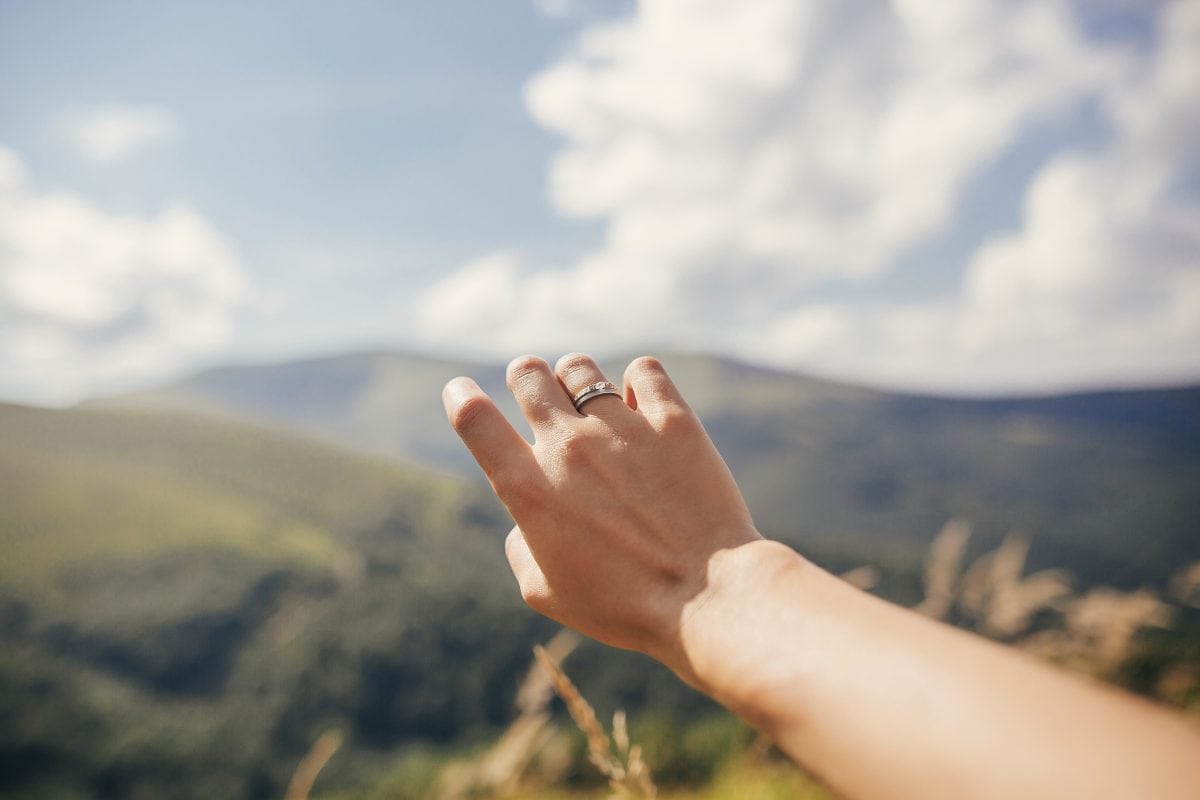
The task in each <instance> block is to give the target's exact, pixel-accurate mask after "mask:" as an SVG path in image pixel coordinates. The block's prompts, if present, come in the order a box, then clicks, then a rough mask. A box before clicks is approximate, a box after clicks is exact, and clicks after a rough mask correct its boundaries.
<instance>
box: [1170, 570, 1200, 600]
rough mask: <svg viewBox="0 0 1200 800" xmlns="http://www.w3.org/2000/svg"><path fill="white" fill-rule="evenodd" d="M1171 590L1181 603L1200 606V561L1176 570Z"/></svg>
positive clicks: (1172, 578) (1172, 594) (1172, 595)
mask: <svg viewBox="0 0 1200 800" xmlns="http://www.w3.org/2000/svg"><path fill="white" fill-rule="evenodd" d="M1169 591H1170V593H1171V597H1173V598H1174V599H1175V600H1178V601H1179V602H1180V603H1181V604H1183V605H1185V606H1191V607H1192V608H1200V561H1197V562H1195V563H1193V564H1189V565H1188V566H1186V567H1183V568H1182V569H1180V570H1179V571H1178V572H1176V573H1175V574H1174V575H1173V576H1172V577H1171V583H1170V589H1169Z"/></svg>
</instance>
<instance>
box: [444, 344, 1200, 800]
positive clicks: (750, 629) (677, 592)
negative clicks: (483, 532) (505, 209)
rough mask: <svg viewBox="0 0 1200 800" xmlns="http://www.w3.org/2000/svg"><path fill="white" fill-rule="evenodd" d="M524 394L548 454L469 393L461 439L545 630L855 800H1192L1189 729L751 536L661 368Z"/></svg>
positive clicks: (584, 362) (532, 367) (581, 379)
mask: <svg viewBox="0 0 1200 800" xmlns="http://www.w3.org/2000/svg"><path fill="white" fill-rule="evenodd" d="M507 380H508V386H509V388H510V390H511V391H512V393H513V395H514V397H515V398H516V400H517V403H518V405H519V406H520V408H521V412H522V413H523V414H524V416H525V418H526V419H527V420H528V421H529V423H530V425H531V426H532V428H533V431H534V437H535V440H534V443H533V444H532V445H531V444H530V443H528V442H527V441H526V440H525V439H524V438H523V437H522V436H521V435H520V434H518V433H517V432H516V431H515V430H514V429H513V427H512V426H511V425H510V424H509V423H508V421H507V420H506V419H505V418H504V417H503V415H502V414H501V413H500V411H499V410H498V409H497V408H496V406H495V405H494V403H493V402H492V401H491V399H490V398H489V397H488V396H487V395H486V394H485V393H484V392H483V391H482V390H480V388H479V387H478V385H476V384H475V383H474V382H473V381H471V380H470V379H469V378H456V379H454V380H452V381H451V382H450V383H449V384H447V385H446V388H445V390H444V392H443V400H444V402H445V406H446V413H447V416H448V417H449V420H450V423H451V425H452V426H453V427H454V429H455V430H456V431H457V432H458V434H459V435H460V436H461V437H462V439H463V441H464V442H465V443H466V445H467V447H468V448H469V449H470V450H471V453H472V455H474V457H475V459H476V460H477V461H478V462H479V465H480V466H481V467H482V469H483V471H484V473H485V474H486V475H487V478H488V480H489V481H490V482H491V485H492V488H493V489H494V490H495V491H496V494H497V495H498V496H499V497H500V499H501V500H502V501H503V502H504V504H505V505H506V506H507V507H508V510H509V512H510V513H511V514H512V517H513V519H514V520H515V522H516V523H517V526H516V527H514V528H513V530H512V531H511V532H510V533H509V535H508V538H507V540H506V542H505V550H506V553H507V556H508V561H509V564H510V565H511V567H512V570H513V573H514V575H515V576H516V578H517V582H518V584H519V585H520V589H521V595H522V597H523V598H524V599H525V602H526V603H528V604H529V606H530V607H532V608H533V609H534V610H536V611H538V612H540V613H542V614H544V615H546V616H548V617H550V618H552V619H554V620H556V621H558V622H561V623H562V624H564V625H567V626H569V627H572V628H574V629H576V630H578V631H580V632H582V633H584V634H586V635H588V636H591V637H593V638H595V639H598V640H599V641H601V642H605V643H607V644H610V645H613V646H616V647H622V648H627V649H632V650H639V651H641V652H644V653H647V654H649V655H650V656H652V657H654V658H656V659H658V660H659V661H661V662H663V663H664V664H666V665H667V666H668V667H670V668H671V669H672V670H674V671H675V672H676V674H678V675H679V676H680V678H682V679H683V680H685V681H687V682H688V683H689V684H691V685H692V686H694V687H696V688H698V689H699V690H701V691H703V692H705V693H707V694H709V695H710V696H712V697H713V698H715V699H716V700H717V701H719V702H721V703H722V704H724V705H725V706H726V707H728V708H729V709H731V710H732V711H733V712H735V713H737V714H739V715H741V716H742V717H744V718H745V719H747V720H748V721H750V722H751V723H752V724H754V725H755V726H757V727H758V728H760V729H761V730H762V731H764V732H765V733H766V734H767V735H769V736H770V737H771V738H772V739H774V741H775V742H777V743H778V744H779V746H780V747H781V748H782V749H783V750H784V751H785V752H787V753H788V754H789V755H791V756H792V757H793V758H794V759H796V761H798V762H799V763H801V764H802V765H804V766H805V767H806V768H807V769H809V770H810V771H811V772H813V773H814V774H816V775H817V776H819V777H820V778H822V779H823V780H824V781H825V782H826V783H827V784H828V785H829V786H830V788H832V789H833V790H834V791H835V792H837V793H838V794H840V795H841V796H844V797H848V798H883V797H887V798H908V797H911V798H925V799H927V800H928V799H931V798H933V799H936V798H963V797H977V798H1004V800H1010V799H1011V798H1013V797H1022V798H1062V797H1090V798H1122V800H1125V799H1127V798H1131V797H1156V798H1176V797H1178V798H1185V797H1186V798H1194V797H1196V796H1200V734H1197V732H1196V731H1195V730H1194V729H1193V728H1191V727H1190V726H1188V725H1187V724H1186V723H1185V722H1183V721H1182V719H1181V718H1180V717H1178V716H1177V715H1176V714H1174V713H1173V712H1170V711H1168V710H1166V709H1163V708H1160V707H1158V706H1156V705H1153V704H1151V703H1149V702H1147V701H1144V700H1141V699H1139V698H1135V697H1133V696H1131V695H1126V694H1124V693H1121V692H1118V691H1116V690H1114V689H1110V688H1106V687H1102V686H1100V685H1096V684H1090V683H1086V682H1083V681H1081V680H1079V679H1077V678H1075V677H1073V676H1070V675H1067V674H1066V673H1063V672H1060V671H1058V670H1056V669H1054V668H1051V667H1048V666H1045V665H1043V664H1041V663H1039V662H1037V661H1035V660H1033V659H1031V658H1028V657H1026V656H1024V655H1022V654H1020V653H1017V652H1015V651H1011V650H1009V649H1007V648H1003V647H1000V646H998V645H995V644H992V643H990V642H987V641H985V640H983V639H981V638H978V637H975V636H972V635H970V634H968V633H964V632H962V631H959V630H957V629H954V628H951V627H949V626H945V625H942V624H940V623H937V622H934V621H931V620H928V619H926V618H924V617H922V616H920V615H918V614H915V613H913V612H911V611H909V610H907V609H903V608H900V607H898V606H894V605H891V604H889V603H886V602H884V601H882V600H880V599H878V598H875V597H872V596H871V595H868V594H865V593H863V592H860V591H858V590H856V589H854V588H852V587H850V586H849V585H847V584H845V583H844V582H842V581H841V580H839V579H838V578H836V577H834V576H832V575H830V574H829V573H827V572H825V571H823V570H821V569H820V568H818V567H817V566H815V565H814V564H812V563H810V562H809V561H807V560H806V559H804V558H803V557H802V556H800V555H799V554H797V553H796V552H795V551H793V550H791V549H790V548H788V547H786V546H784V545H782V544H779V543H777V542H771V541H768V540H765V539H764V538H763V537H762V536H761V535H760V534H759V533H758V531H757V530H756V529H755V527H754V522H753V520H752V519H751V517H750V513H749V511H748V510H747V508H746V504H745V502H744V501H743V499H742V496H741V493H740V491H739V490H738V488H737V484H736V483H735V482H734V480H733V477H732V475H731V474H730V472H729V469H728V468H727V467H726V465H725V462H724V461H723V460H722V459H721V456H720V454H718V453H717V450H716V448H715V447H714V446H713V444H712V441H711V440H710V439H709V437H708V435H707V433H705V431H704V427H703V426H702V425H701V423H700V420H699V419H697V417H696V415H695V414H694V413H693V412H692V411H691V409H690V408H689V407H688V405H687V403H686V401H685V400H684V398H683V396H682V395H681V394H680V392H679V390H678V389H677V388H676V387H675V385H674V383H673V382H672V381H671V379H670V378H669V377H668V375H667V373H666V371H665V369H663V367H662V365H661V364H660V363H659V362H658V361H656V360H655V359H653V358H639V359H636V360H635V361H633V362H632V363H631V364H630V365H629V368H628V369H627V370H626V371H625V375H624V396H623V397H620V396H614V395H609V396H602V397H598V398H596V399H594V400H591V401H589V402H587V403H586V405H585V406H584V407H583V409H582V413H581V412H579V411H576V410H575V408H574V407H573V405H572V403H571V397H572V396H574V394H575V393H576V392H578V391H579V390H580V389H582V388H583V387H585V386H587V385H589V384H591V383H595V382H598V381H603V380H606V378H605V376H604V375H603V374H602V373H601V372H600V369H599V368H598V367H597V366H596V364H595V362H594V361H593V360H592V359H591V358H589V357H588V356H586V355H583V354H579V353H573V354H571V355H568V356H564V357H563V358H562V359H561V360H559V362H558V364H557V365H556V367H555V368H554V369H553V370H551V368H550V366H549V365H548V364H547V363H546V362H545V361H542V360H541V359H539V358H536V357H533V356H524V357H521V358H518V359H516V360H514V361H513V362H512V363H511V364H510V365H509V367H508V373H507Z"/></svg>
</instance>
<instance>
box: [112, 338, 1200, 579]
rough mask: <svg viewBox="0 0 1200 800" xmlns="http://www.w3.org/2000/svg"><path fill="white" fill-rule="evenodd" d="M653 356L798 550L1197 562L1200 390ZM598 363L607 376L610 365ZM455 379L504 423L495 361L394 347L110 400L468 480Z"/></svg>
mask: <svg viewBox="0 0 1200 800" xmlns="http://www.w3.org/2000/svg"><path fill="white" fill-rule="evenodd" d="M663 360H664V361H665V363H666V365H667V367H668V369H669V370H670V371H671V373H672V375H673V376H674V377H675V379H676V381H677V382H678V384H679V385H680V386H681V388H682V389H683V391H684V393H685V395H686V396H687V397H688V398H689V401H690V402H691V403H692V405H693V406H694V407H695V409H696V410H697V411H698V412H699V413H700V416H701V418H702V419H703V420H704V422H705V425H706V426H707V428H708V430H709V431H710V433H711V434H712V436H713V438H714V439H715V441H716V443H717V446H718V447H719V448H720V450H721V452H722V453H723V454H724V456H725V458H726V460H727V461H728V462H729V464H730V467H731V468H732V470H733V472H734V474H735V475H736V476H737V478H738V480H739V483H740V484H741V486H742V488H743V490H744V492H745V494H746V497H747V500H748V501H749V503H750V506H751V509H752V510H753V511H754V513H755V518H756V520H757V521H758V522H759V524H760V526H762V527H763V528H764V529H766V530H767V531H769V532H770V533H771V534H772V535H775V536H779V537H782V538H786V539H788V540H789V541H792V542H794V543H795V544H797V545H801V546H805V545H814V544H816V545H819V546H821V547H823V548H829V547H830V546H834V547H839V548H843V549H845V548H853V549H856V550H858V551H860V552H863V553H864V554H865V557H869V558H872V559H875V560H885V561H890V562H891V563H892V564H893V565H894V566H897V567H911V566H912V565H913V562H914V561H915V559H916V557H917V554H919V553H922V552H924V549H925V546H926V544H927V542H928V540H929V538H930V537H931V536H932V535H933V533H934V532H935V531H937V530H938V529H939V528H940V526H941V525H942V524H943V523H944V522H945V520H946V519H947V518H949V517H951V516H961V517H965V518H967V519H968V520H969V521H970V522H971V523H972V524H973V525H974V526H975V528H976V530H977V532H978V535H977V537H976V540H975V547H977V548H979V549H982V548H983V547H984V546H985V541H984V540H990V541H992V542H994V541H995V540H996V539H997V538H998V537H1000V536H1001V535H1003V534H1005V533H1008V532H1010V531H1014V530H1015V531H1021V532H1024V533H1027V534H1029V535H1031V536H1033V537H1034V538H1035V540H1037V541H1038V543H1039V544H1038V545H1037V546H1035V548H1034V551H1033V554H1032V558H1033V561H1034V563H1045V564H1057V565H1064V564H1065V565H1067V566H1070V567H1071V568H1073V569H1076V570H1081V571H1083V572H1085V573H1089V574H1096V575H1097V576H1099V577H1102V578H1103V579H1104V580H1107V581H1117V582H1123V583H1124V582H1138V581H1158V580H1160V579H1161V577H1162V575H1163V573H1164V571H1165V570H1169V569H1170V568H1171V567H1172V566H1173V565H1175V564H1178V563H1180V562H1181V561H1183V560H1186V559H1194V558H1197V557H1200V535H1197V533H1196V531H1197V529H1198V528H1200V492H1196V491H1195V489H1194V487H1195V486H1197V485H1200V389H1197V388H1194V387H1193V388H1179V389H1161V390H1144V391H1120V392H1092V393H1084V394H1077V395H1070V396H1061V397H1035V398H1026V399H1004V400H961V399H945V398H936V397H922V396H916V395H902V394H894V393H886V392H880V391H875V390H871V389H866V388H862V387H854V386H847V385H841V384H837V383H832V382H828V381H822V380H817V379H813V378H810V377H807V376H803V375H797V374H794V373H787V372H779V371H773V370H768V369H762V368H758V367H753V366H749V365H746V364H740V363H737V362H734V361H729V360H726V359H719V358H712V357H707V356H697V355H692V356H689V355H670V354H668V355H665V356H664V357H663ZM608 366H609V369H608V373H609V375H610V376H612V377H613V378H614V379H619V376H620V373H621V370H622V367H623V363H621V362H614V363H612V364H610V365H608ZM463 373H465V374H469V375H472V376H473V377H475V378H476V379H477V380H479V382H480V384H481V385H482V386H483V387H484V388H485V389H486V390H488V391H489V392H491V393H492V395H493V396H494V397H496V398H497V399H498V400H500V401H501V403H502V406H503V407H504V408H505V409H506V411H507V412H508V413H510V414H513V409H512V405H511V401H510V400H509V399H508V393H507V391H506V390H505V389H504V386H503V370H502V368H501V367H499V366H495V365H493V366H490V367H488V366H472V365H464V364H456V363H450V362H440V361H436V360H431V359H426V358H419V357H414V356H410V355H406V354H403V353H396V352H384V353H364V354H354V355H346V356H334V357H327V358H321V359H313V360H307V361H299V362H293V363H287V364H274V365H259V366H242V367H228V368H222V369H217V370H213V371H210V372H205V373H202V374H200V375H197V376H195V377H193V378H190V379H188V380H185V381H183V382H181V383H179V384H176V385H173V386H168V387H165V388H162V389H159V390H156V391H152V392H146V393H143V394H140V395H136V396H131V397H126V398H120V399H118V400H116V401H108V402H116V403H118V404H121V405H126V406H140V407H182V408H189V409H197V410H203V411H207V412H217V413H220V414H225V415H233V416H238V417H244V418H250V419H254V420H257V421H259V422H262V423H265V424H271V425H279V426H287V427H290V428H294V429H298V430H302V431H305V432H306V433H309V434H312V435H315V436H320V437H323V438H326V439H329V440H332V441H338V442H341V443H343V444H347V445H350V446H353V447H356V448H362V449H366V450H369V451H372V452H376V453H381V454H386V455H390V456H393V457H398V458H401V459H405V460H408V461H413V462H417V463H421V464H424V465H429V466H433V467H436V468H439V469H446V470H452V471H456V472H459V473H461V474H467V475H476V476H477V475H478V472H477V470H476V468H475V467H474V465H473V464H472V463H471V461H470V458H469V456H468V455H467V453H466V451H465V450H464V449H463V447H462V446H461V444H460V443H459V442H458V441H457V439H456V437H455V436H454V434H453V433H452V432H451V431H450V430H449V428H448V427H447V426H446V424H445V420H444V416H443V413H442V409H441V404H440V400H439V394H440V389H441V386H442V383H443V382H444V381H445V380H446V379H448V378H450V377H452V376H454V375H456V374H463ZM976 552H978V550H977V551H976ZM903 562H907V563H903Z"/></svg>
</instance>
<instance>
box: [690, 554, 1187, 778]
mask: <svg viewBox="0 0 1200 800" xmlns="http://www.w3.org/2000/svg"><path fill="white" fill-rule="evenodd" d="M671 658H674V660H675V664H674V666H675V667H676V669H677V671H679V673H680V674H681V675H682V676H683V677H684V678H685V679H687V680H688V681H689V682H691V683H693V684H694V685H696V686H698V687H699V688H701V689H702V690H704V691H706V692H707V693H709V694H711V695H712V696H714V697H715V698H717V699H718V700H719V701H721V702H722V703H724V704H725V705H726V706H728V707H729V708H730V709H732V710H733V711H735V712H736V713H738V714H739V715H741V716H743V717H745V718H747V719H748V720H750V721H751V722H753V723H754V724H755V725H757V726H758V727H760V728H761V729H762V730H764V731H765V732H766V733H767V734H768V735H770V736H771V737H772V738H773V739H774V740H775V741H776V742H777V743H778V744H779V745H780V747H782V748H783V749H784V750H785V751H786V752H788V753H789V754H790V755H792V756H793V757H794V758H796V759H797V760H798V761H799V762H800V763H802V764H803V765H804V766H806V767H807V768H808V769H810V770H812V771H813V772H814V773H816V774H817V775H818V776H820V777H821V778H822V779H824V780H825V781H827V782H828V783H829V785H830V786H831V787H832V788H834V789H835V790H836V791H838V792H839V793H841V794H843V795H844V796H847V797H851V798H873V797H921V798H937V797H947V798H961V797H997V798H1006V800H1007V798H1012V797H1027V798H1035V797H1047V798H1050V797H1054V798H1060V797H1067V796H1087V797H1094V798H1103V797H1114V798H1117V797H1119V798H1128V797H1135V796H1137V797H1151V796H1153V797H1160V798H1169V797H1185V796H1186V797H1193V796H1195V794H1196V792H1197V788H1198V787H1200V736H1197V735H1196V734H1195V733H1194V732H1193V731H1192V730H1191V729H1189V728H1187V727H1186V726H1185V725H1184V724H1183V723H1182V722H1181V721H1179V720H1178V719H1177V718H1176V717H1175V715H1173V714H1170V713H1168V712H1165V711H1162V710H1160V709H1158V708H1157V707H1155V706H1153V705H1151V704H1149V703H1147V702H1144V701H1141V700H1138V699H1135V698H1132V697H1129V696H1126V695H1124V694H1121V693H1118V692H1115V691H1112V690H1109V689H1105V688H1102V687H1099V686H1094V685H1089V684H1087V683H1084V682H1083V681H1081V680H1078V679H1076V678H1074V677H1072V676H1069V675H1066V674H1064V673H1061V672H1059V671H1058V670H1055V669H1053V668H1050V667H1047V666H1045V665H1042V664H1040V663H1038V662H1036V661H1033V660H1032V659H1030V658H1028V657H1026V656H1024V655H1022V654H1019V653H1016V652H1014V651H1011V650H1009V649H1007V648H1003V647H1001V646H999V645H996V644H993V643H990V642H987V641H985V640H983V639H980V638H978V637H975V636H972V635H970V634H967V633H964V632H962V631H958V630H955V629H953V628H950V627H948V626H945V625H942V624H940V623H936V622H932V621H930V620H927V619H925V618H923V617H921V616H919V615H917V614H915V613H912V612H910V611H907V610H905V609H901V608H899V607H897V606H893V605H890V604H888V603H885V602H883V601H881V600H879V599H877V598H874V597H871V596H870V595H867V594H864V593H862V592H859V591H858V590H856V589H853V588H852V587H850V586H848V585H846V584H845V583H843V582H842V581H840V580H838V579H837V578H835V577H833V576H832V575H829V574H828V573H826V572H824V571H823V570H821V569H819V568H817V567H815V566H813V565H812V564H810V563H809V562H807V561H805V560H804V559H803V558H801V557H800V556H798V555H796V554H795V553H794V552H791V551H790V550H787V549H786V548H784V547H783V546H782V545H779V544H777V543H772V542H757V543H752V544H749V545H745V546H743V547H740V548H736V549H735V550H727V551H723V552H721V553H718V554H716V555H715V556H714V557H713V559H711V560H710V567H709V584H708V586H707V587H706V589H705V591H704V592H702V593H701V594H700V595H698V596H697V598H696V599H695V600H694V601H693V602H692V603H691V604H689V607H688V608H687V609H685V614H684V617H683V622H682V625H681V630H680V650H679V652H678V653H674V654H667V659H668V661H669V663H670V659H671Z"/></svg>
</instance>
